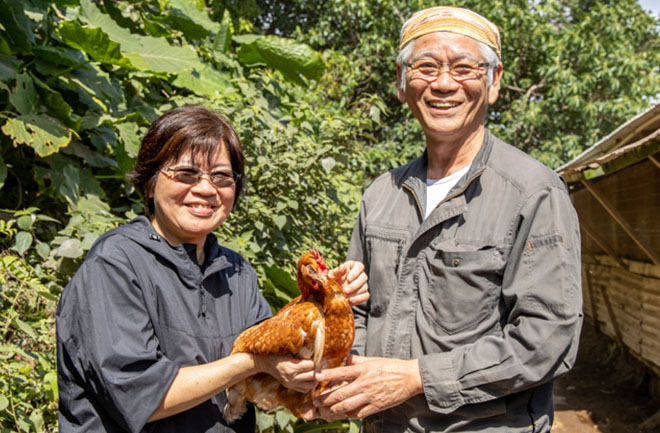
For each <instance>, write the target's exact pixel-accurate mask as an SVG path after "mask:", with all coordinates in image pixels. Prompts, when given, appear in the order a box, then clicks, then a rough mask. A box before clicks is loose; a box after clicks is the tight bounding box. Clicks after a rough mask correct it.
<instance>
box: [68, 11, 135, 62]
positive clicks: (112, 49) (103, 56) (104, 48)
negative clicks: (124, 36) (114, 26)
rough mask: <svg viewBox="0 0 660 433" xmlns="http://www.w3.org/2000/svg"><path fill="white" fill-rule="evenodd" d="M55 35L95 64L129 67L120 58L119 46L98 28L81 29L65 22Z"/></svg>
mask: <svg viewBox="0 0 660 433" xmlns="http://www.w3.org/2000/svg"><path fill="white" fill-rule="evenodd" d="M57 33H58V34H59V36H60V37H61V38H62V40H63V41H64V42H65V43H66V44H67V45H69V46H70V47H73V48H77V49H79V50H82V51H84V52H85V53H87V54H88V55H89V56H90V57H91V58H92V59H94V60H96V61H97V62H101V63H109V64H112V65H118V66H123V67H130V66H131V64H130V62H129V61H128V60H126V59H125V58H124V56H122V53H121V49H120V47H121V46H120V45H119V44H118V43H117V42H114V41H112V40H110V37H109V36H108V35H107V34H106V33H105V32H104V31H103V30H102V29H100V28H89V27H83V26H82V25H80V24H79V23H77V22H75V21H66V22H63V23H62V24H61V25H60V28H59V29H58V32H57Z"/></svg>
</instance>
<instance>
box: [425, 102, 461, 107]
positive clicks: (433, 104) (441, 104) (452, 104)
mask: <svg viewBox="0 0 660 433" xmlns="http://www.w3.org/2000/svg"><path fill="white" fill-rule="evenodd" d="M429 105H430V106H431V107H433V108H452V107H456V106H457V105H458V103H456V102H429Z"/></svg>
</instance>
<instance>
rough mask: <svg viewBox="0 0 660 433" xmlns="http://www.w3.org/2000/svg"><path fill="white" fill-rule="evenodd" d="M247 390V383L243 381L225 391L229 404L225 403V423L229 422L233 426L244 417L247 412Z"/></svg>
mask: <svg viewBox="0 0 660 433" xmlns="http://www.w3.org/2000/svg"><path fill="white" fill-rule="evenodd" d="M245 388H246V384H245V381H243V382H239V383H237V384H236V385H234V386H232V387H230V388H227V390H226V391H225V393H226V394H227V403H225V407H224V409H223V415H224V418H225V421H227V422H228V423H229V424H233V423H234V421H236V420H237V419H239V418H240V417H241V416H243V414H244V413H245V411H246V410H247V401H246V392H245Z"/></svg>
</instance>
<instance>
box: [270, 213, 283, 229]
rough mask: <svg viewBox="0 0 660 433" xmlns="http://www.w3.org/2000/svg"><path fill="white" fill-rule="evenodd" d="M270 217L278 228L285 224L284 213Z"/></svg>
mask: <svg viewBox="0 0 660 433" xmlns="http://www.w3.org/2000/svg"><path fill="white" fill-rule="evenodd" d="M271 219H272V220H273V222H274V223H275V225H276V226H277V228H278V229H280V230H282V228H284V226H285V225H286V217H285V216H284V215H273V216H272V217H271Z"/></svg>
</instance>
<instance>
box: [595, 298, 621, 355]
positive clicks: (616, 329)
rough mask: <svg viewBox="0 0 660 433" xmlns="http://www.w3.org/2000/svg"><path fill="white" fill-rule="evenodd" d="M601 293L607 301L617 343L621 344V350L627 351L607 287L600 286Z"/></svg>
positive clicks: (606, 304)
mask: <svg viewBox="0 0 660 433" xmlns="http://www.w3.org/2000/svg"><path fill="white" fill-rule="evenodd" d="M600 293H601V294H602V295H603V300H604V301H605V306H606V307H607V313H608V314H609V316H610V320H611V321H612V327H613V328H614V334H615V335H616V342H617V343H618V344H619V347H621V349H625V348H624V346H623V335H622V334H621V329H619V322H618V321H617V320H616V316H615V315H614V308H613V307H612V303H611V302H610V297H609V296H608V295H607V291H605V286H603V285H601V286H600Z"/></svg>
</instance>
